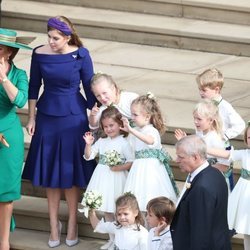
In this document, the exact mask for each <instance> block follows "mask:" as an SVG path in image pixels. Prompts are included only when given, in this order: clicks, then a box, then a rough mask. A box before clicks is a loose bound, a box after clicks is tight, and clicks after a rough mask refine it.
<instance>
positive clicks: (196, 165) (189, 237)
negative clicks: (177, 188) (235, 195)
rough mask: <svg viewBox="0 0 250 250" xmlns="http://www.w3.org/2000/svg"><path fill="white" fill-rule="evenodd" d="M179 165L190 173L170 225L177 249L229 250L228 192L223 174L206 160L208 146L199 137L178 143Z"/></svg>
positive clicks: (185, 138)
mask: <svg viewBox="0 0 250 250" xmlns="http://www.w3.org/2000/svg"><path fill="white" fill-rule="evenodd" d="M176 154H177V159H176V162H177V163H178V164H179V167H180V169H181V171H183V172H186V173H188V179H189V183H186V187H185V188H186V190H184V192H183V194H182V196H181V197H180V200H179V203H178V205H177V209H176V213H175V216H174V218H173V221H172V224H171V235H172V239H173V248H174V250H230V249H231V243H230V237H229V229H228V224H227V200H228V190H227V185H226V182H225V178H224V176H223V175H222V173H221V172H220V171H219V170H218V169H216V168H213V167H212V166H210V165H209V164H208V162H207V160H206V156H207V153H206V144H205V142H204V141H203V140H202V139H201V138H200V137H198V136H196V135H191V136H186V137H184V138H182V139H181V140H179V141H178V142H177V144H176Z"/></svg>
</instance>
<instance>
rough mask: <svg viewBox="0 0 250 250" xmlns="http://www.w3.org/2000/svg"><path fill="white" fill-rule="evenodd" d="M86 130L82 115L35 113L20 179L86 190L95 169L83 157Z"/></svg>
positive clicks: (47, 185) (36, 184)
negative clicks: (33, 131) (32, 129)
mask: <svg viewBox="0 0 250 250" xmlns="http://www.w3.org/2000/svg"><path fill="white" fill-rule="evenodd" d="M88 130H89V128H88V120H87V117H86V116H85V115H84V114H77V115H73V114H71V115H68V116H49V115H45V114H43V113H41V112H37V117H36V128H35V134H34V135H33V137H32V140H31V145H30V149H29V152H28V156H27V159H26V163H25V167H24V171H23V178H24V179H29V180H31V182H32V184H33V185H34V186H42V187H49V188H71V187H73V186H77V187H86V186H87V185H88V182H89V180H90V178H91V175H92V173H93V171H94V168H95V166H96V162H95V161H94V160H92V161H86V160H84V158H83V154H84V147H85V142H84V140H83V138H82V136H83V134H84V133H85V132H86V131H88Z"/></svg>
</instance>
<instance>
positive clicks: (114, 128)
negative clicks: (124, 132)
mask: <svg viewBox="0 0 250 250" xmlns="http://www.w3.org/2000/svg"><path fill="white" fill-rule="evenodd" d="M102 127H103V130H104V133H105V134H106V135H107V136H108V137H111V138H115V137H117V136H118V135H120V125H119V124H118V123H117V122H116V121H115V120H114V119H113V118H108V117H107V118H105V119H103V120H102Z"/></svg>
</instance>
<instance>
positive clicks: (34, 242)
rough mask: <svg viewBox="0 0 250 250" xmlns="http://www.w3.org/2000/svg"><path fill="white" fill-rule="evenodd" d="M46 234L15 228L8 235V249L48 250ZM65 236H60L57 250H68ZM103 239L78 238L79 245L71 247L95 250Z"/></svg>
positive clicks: (77, 249)
mask: <svg viewBox="0 0 250 250" xmlns="http://www.w3.org/2000/svg"><path fill="white" fill-rule="evenodd" d="M48 238H49V235H48V232H43V231H37V230H31V229H23V228H17V229H16V230H15V231H14V232H13V233H11V235H10V249H11V250H34V249H36V250H49V249H51V248H50V247H49V246H48V245H47V242H48ZM65 239H66V235H65V234H63V235H62V236H61V245H60V246H58V247H57V248H56V249H57V250H68V249H69V247H68V246H67V245H66V244H65ZM105 242H106V241H105V240H104V239H98V238H90V237H83V236H81V238H79V243H78V244H77V245H75V246H74V247H72V249H74V250H83V249H86V250H96V249H100V247H101V246H102V245H103V244H104V243H105Z"/></svg>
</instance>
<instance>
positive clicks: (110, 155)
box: [105, 150, 124, 167]
mask: <svg viewBox="0 0 250 250" xmlns="http://www.w3.org/2000/svg"><path fill="white" fill-rule="evenodd" d="M123 163H124V159H123V158H122V157H121V155H120V154H119V153H118V152H117V151H116V150H110V151H107V152H106V153H105V164H106V165H108V166H110V167H113V166H116V165H120V164H123Z"/></svg>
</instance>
